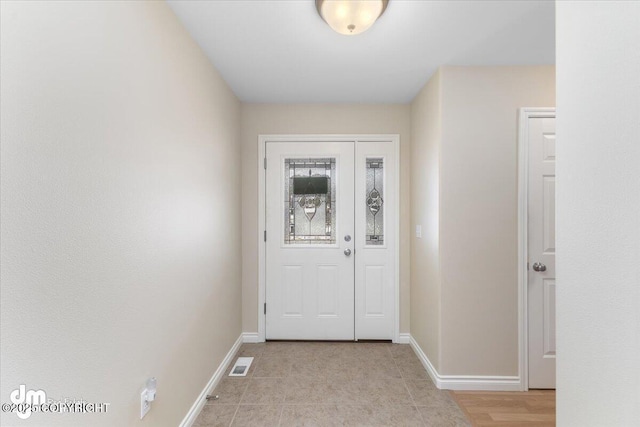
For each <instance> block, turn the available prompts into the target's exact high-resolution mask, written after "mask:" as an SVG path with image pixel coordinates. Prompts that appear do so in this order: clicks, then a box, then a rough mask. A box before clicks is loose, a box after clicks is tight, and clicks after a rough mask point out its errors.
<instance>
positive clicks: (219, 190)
mask: <svg viewBox="0 0 640 427" xmlns="http://www.w3.org/2000/svg"><path fill="white" fill-rule="evenodd" d="M1 4H2V6H1V7H2V11H1V15H2V22H1V30H2V34H1V37H0V39H1V43H2V45H1V49H2V64H1V73H0V74H1V85H2V99H1V121H2V129H1V140H2V145H1V150H2V156H1V162H2V163H1V165H2V166H1V170H2V171H1V174H2V175H1V194H2V228H1V245H2V246H1V251H2V255H1V256H2V258H1V259H2V261H1V262H2V273H1V274H2V277H1V282H2V291H1V292H2V321H1V324H2V326H1V327H2V346H1V357H0V359H1V363H2V365H1V375H2V380H1V381H0V382H1V383H2V391H1V394H0V395H1V396H2V401H3V402H5V401H8V400H9V393H10V391H11V390H13V389H14V388H17V387H18V385H19V384H26V386H27V388H34V389H42V390H45V392H46V393H47V394H48V397H49V398H53V399H60V398H62V397H68V398H77V399H80V398H83V399H85V400H87V401H89V402H108V403H110V404H111V406H110V410H109V412H108V413H107V414H97V415H77V416H73V415H69V414H67V415H66V416H61V415H49V416H47V415H45V414H34V415H32V417H31V418H30V419H29V420H30V422H29V423H27V424H29V425H48V426H53V425H69V424H70V423H74V424H78V425H79V424H82V425H92V426H106V425H109V426H114V425H118V426H126V425H134V424H135V425H138V424H139V425H153V426H176V425H178V424H179V423H180V421H181V420H182V418H183V417H184V416H185V414H186V413H187V411H188V410H189V408H190V407H191V405H192V404H193V403H194V401H195V400H196V398H197V396H198V394H199V393H200V392H201V391H202V390H203V388H204V386H205V385H206V383H207V381H208V379H209V378H210V377H211V375H212V374H213V373H214V371H215V370H216V368H217V367H218V365H219V364H220V362H221V361H222V359H223V357H224V355H225V354H226V353H227V352H228V351H229V349H230V348H231V346H232V345H233V343H234V342H235V340H236V339H237V338H238V336H239V335H240V333H241V314H240V311H241V286H240V281H241V278H240V275H241V273H240V257H241V249H240V241H239V239H237V236H238V235H239V234H240V196H239V194H238V191H237V190H238V189H239V188H240V179H241V177H240V170H239V168H238V167H237V165H238V164H239V162H240V144H239V142H238V136H239V119H240V105H239V102H238V100H237V99H236V97H235V96H234V95H233V93H232V92H231V91H230V90H229V88H228V87H227V86H226V84H225V83H224V82H223V81H222V79H221V78H220V76H219V75H218V73H217V72H216V71H215V70H214V68H213V67H212V66H211V65H210V63H209V61H208V60H207V58H206V57H205V56H204V55H203V53H202V52H201V51H200V49H199V48H198V47H197V46H196V44H195V43H194V42H193V40H192V39H191V38H190V37H189V35H188V34H187V32H186V31H185V30H184V28H183V27H182V25H181V24H180V23H179V22H178V21H177V19H176V17H175V16H174V15H173V13H172V12H171V11H170V9H169V8H168V6H167V5H166V4H165V3H163V2H5V1H3V2H1ZM151 376H156V377H157V378H158V399H157V400H156V402H154V403H153V408H152V410H151V412H150V413H149V414H148V415H147V417H146V418H145V419H144V420H143V421H142V422H141V421H140V420H139V416H140V415H139V413H140V391H141V390H142V388H143V385H144V383H145V381H146V380H147V378H149V377H151ZM72 417H74V418H73V420H72ZM17 423H18V419H17V418H16V416H15V415H14V414H7V413H2V422H1V424H2V425H15V424H17Z"/></svg>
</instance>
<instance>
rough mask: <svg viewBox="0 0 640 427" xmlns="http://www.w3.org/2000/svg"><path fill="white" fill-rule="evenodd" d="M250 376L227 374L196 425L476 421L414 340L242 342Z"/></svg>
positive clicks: (455, 425)
mask: <svg viewBox="0 0 640 427" xmlns="http://www.w3.org/2000/svg"><path fill="white" fill-rule="evenodd" d="M238 356H252V357H254V360H253V364H252V365H251V368H250V369H249V372H248V374H247V377H229V376H228V372H227V376H225V377H223V379H222V381H221V382H220V384H219V385H218V387H217V388H216V389H215V391H214V392H213V393H212V394H214V395H219V399H218V400H215V401H209V402H208V403H207V404H206V405H205V407H204V409H203V410H202V412H201V413H200V416H199V417H198V419H197V420H196V423H195V424H194V426H197V427H203V426H206V427H210V426H230V425H233V426H269V427H276V426H438V427H440V426H452V427H458V426H470V425H471V424H470V423H469V421H467V419H466V418H465V415H464V413H463V412H462V411H461V410H460V408H459V407H458V405H457V404H456V403H455V401H454V400H453V399H452V398H451V395H450V394H449V392H447V391H442V390H438V389H437V388H436V387H435V385H434V384H433V383H432V382H431V380H430V379H429V376H428V374H427V372H426V371H425V369H424V368H423V367H422V364H421V363H420V361H419V360H418V358H417V357H416V356H415V354H414V353H413V350H412V349H411V347H410V346H408V345H397V344H387V343H328V342H327V343H320V342H295V343H294V342H269V343H262V344H243V345H242V347H241V349H240V351H239V353H238Z"/></svg>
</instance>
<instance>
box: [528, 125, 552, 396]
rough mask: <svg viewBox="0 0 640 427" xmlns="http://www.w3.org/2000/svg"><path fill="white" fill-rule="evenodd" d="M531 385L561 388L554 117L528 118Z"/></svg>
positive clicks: (529, 345)
mask: <svg viewBox="0 0 640 427" xmlns="http://www.w3.org/2000/svg"><path fill="white" fill-rule="evenodd" d="M528 129H529V134H528V147H529V148H528V150H529V152H528V159H529V161H528V169H529V174H528V231H527V241H528V262H529V264H528V296H527V300H528V325H529V331H528V336H529V343H528V347H529V387H530V388H555V386H556V277H555V275H556V233H555V225H556V219H555V212H556V129H555V118H529V126H528Z"/></svg>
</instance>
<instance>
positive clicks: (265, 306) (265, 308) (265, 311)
mask: <svg viewBox="0 0 640 427" xmlns="http://www.w3.org/2000/svg"><path fill="white" fill-rule="evenodd" d="M264 314H267V303H266V302H265V303H264Z"/></svg>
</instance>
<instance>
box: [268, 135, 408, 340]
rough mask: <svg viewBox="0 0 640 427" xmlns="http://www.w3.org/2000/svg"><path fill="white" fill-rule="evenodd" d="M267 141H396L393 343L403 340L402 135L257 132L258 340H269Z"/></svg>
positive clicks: (392, 142) (393, 142)
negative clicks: (267, 311) (401, 303)
mask: <svg viewBox="0 0 640 427" xmlns="http://www.w3.org/2000/svg"><path fill="white" fill-rule="evenodd" d="M267 142H300V143H305V142H353V143H354V146H355V145H357V144H358V142H388V143H391V144H394V151H395V157H396V158H395V163H396V164H395V166H396V177H395V178H396V185H395V189H394V190H395V192H396V194H397V196H398V197H396V203H395V206H393V209H394V213H395V227H396V242H397V244H396V245H395V257H394V262H395V267H396V268H395V275H394V276H395V277H394V288H395V292H394V295H395V301H394V310H395V313H394V327H393V342H394V343H398V342H400V135H399V134H330V135H322V134H302V135H258V164H257V167H258V212H259V215H258V236H257V238H258V307H256V308H257V310H258V340H257V342H265V341H266V328H265V323H266V315H265V313H264V304H265V302H266V288H267V287H266V285H267V283H266V254H267V252H266V242H265V240H264V232H265V230H266V199H265V192H266V179H265V167H264V166H265V156H266V147H267Z"/></svg>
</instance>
